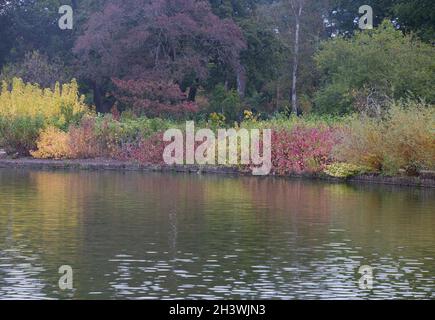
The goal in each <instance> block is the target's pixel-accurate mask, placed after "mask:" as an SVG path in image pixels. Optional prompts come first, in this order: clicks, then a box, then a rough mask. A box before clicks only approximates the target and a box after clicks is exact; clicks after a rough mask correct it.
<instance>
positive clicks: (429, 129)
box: [334, 101, 435, 174]
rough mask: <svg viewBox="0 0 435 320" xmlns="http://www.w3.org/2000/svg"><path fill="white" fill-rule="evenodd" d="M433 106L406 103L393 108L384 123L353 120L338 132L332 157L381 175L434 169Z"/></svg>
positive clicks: (367, 119) (434, 112)
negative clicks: (403, 170)
mask: <svg viewBox="0 0 435 320" xmlns="http://www.w3.org/2000/svg"><path fill="white" fill-rule="evenodd" d="M434 127H435V111H434V108H433V106H427V105H424V104H422V103H415V102H410V101H408V102H406V103H400V104H395V105H393V106H392V107H391V108H390V110H389V112H388V113H387V115H386V117H385V118H384V119H373V118H368V117H360V118H355V119H353V120H352V121H351V122H350V124H349V125H347V126H346V127H345V128H344V130H343V131H342V132H341V135H342V138H343V140H342V143H341V144H340V145H338V146H337V148H336V150H335V152H334V153H335V156H336V157H337V159H339V160H340V161H344V162H350V163H353V164H357V165H362V166H366V167H369V168H371V169H373V170H378V171H381V172H383V173H385V174H396V173H397V172H398V171H399V169H405V170H407V171H408V172H409V173H415V172H416V171H418V170H420V169H423V168H427V169H434V168H435V163H434V161H435V160H434V159H435V138H434V137H435V135H434V131H433V130H434V129H433V128H434Z"/></svg>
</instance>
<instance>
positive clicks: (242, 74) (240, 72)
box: [237, 65, 246, 98]
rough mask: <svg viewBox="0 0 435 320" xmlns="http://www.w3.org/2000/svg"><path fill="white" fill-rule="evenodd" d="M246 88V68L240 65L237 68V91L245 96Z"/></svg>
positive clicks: (241, 95)
mask: <svg viewBox="0 0 435 320" xmlns="http://www.w3.org/2000/svg"><path fill="white" fill-rule="evenodd" d="M245 90H246V70H245V68H244V67H243V66H242V65H240V66H239V67H238V68H237V92H238V93H239V96H240V97H241V98H243V97H245Z"/></svg>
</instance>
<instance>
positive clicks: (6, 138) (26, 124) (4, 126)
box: [0, 115, 44, 156]
mask: <svg viewBox="0 0 435 320" xmlns="http://www.w3.org/2000/svg"><path fill="white" fill-rule="evenodd" d="M43 128H44V118H43V117H41V116H36V117H31V116H15V117H12V116H1V115H0V146H2V147H3V148H5V150H6V152H7V153H9V154H12V153H15V152H16V153H18V154H19V155H20V156H27V155H29V151H30V150H34V149H35V148H36V140H37V139H38V136H39V132H40V131H41V129H43Z"/></svg>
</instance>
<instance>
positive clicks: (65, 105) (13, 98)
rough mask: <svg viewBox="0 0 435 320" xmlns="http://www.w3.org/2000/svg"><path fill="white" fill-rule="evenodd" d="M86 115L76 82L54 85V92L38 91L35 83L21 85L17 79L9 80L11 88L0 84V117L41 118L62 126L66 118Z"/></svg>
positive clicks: (48, 89)
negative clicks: (53, 120) (54, 121)
mask: <svg viewBox="0 0 435 320" xmlns="http://www.w3.org/2000/svg"><path fill="white" fill-rule="evenodd" d="M86 112H88V107H87V106H86V104H85V103H84V96H81V95H80V94H79V90H78V84H77V82H76V80H72V81H71V82H70V83H67V84H63V85H62V86H61V85H60V84H59V83H56V85H55V87H54V89H50V88H45V89H44V88H40V87H39V85H37V84H32V83H24V82H23V80H21V79H19V78H14V79H13V80H12V85H11V87H10V86H9V85H8V84H7V83H6V82H5V81H3V82H2V87H1V93H0V116H2V117H15V116H30V117H36V116H43V117H44V118H46V119H56V121H60V122H61V123H62V121H63V122H65V121H67V120H68V119H65V118H66V117H68V115H69V116H73V115H76V114H84V113H86Z"/></svg>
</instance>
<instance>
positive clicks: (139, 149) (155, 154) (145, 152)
mask: <svg viewBox="0 0 435 320" xmlns="http://www.w3.org/2000/svg"><path fill="white" fill-rule="evenodd" d="M165 145H166V144H165V142H164V141H163V133H156V134H153V135H152V136H150V137H148V138H142V139H140V140H138V142H135V143H126V144H124V145H122V147H121V149H120V153H119V159H121V160H124V161H134V162H138V163H140V164H164V161H163V151H164V150H165Z"/></svg>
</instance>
